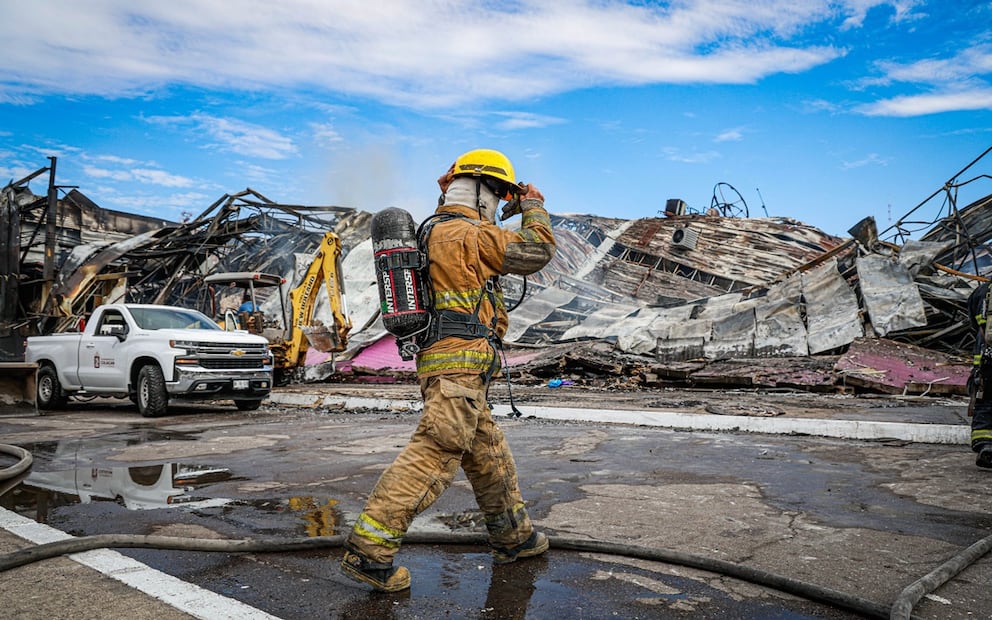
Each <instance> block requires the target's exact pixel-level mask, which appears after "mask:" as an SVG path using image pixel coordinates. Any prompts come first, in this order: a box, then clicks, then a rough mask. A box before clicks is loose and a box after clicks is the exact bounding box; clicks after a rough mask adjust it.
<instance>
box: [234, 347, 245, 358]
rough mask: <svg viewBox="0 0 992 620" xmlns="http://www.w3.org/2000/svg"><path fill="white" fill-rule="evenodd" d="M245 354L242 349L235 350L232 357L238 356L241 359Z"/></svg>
mask: <svg viewBox="0 0 992 620" xmlns="http://www.w3.org/2000/svg"><path fill="white" fill-rule="evenodd" d="M244 354H245V352H244V351H242V350H241V349H235V350H233V351H231V355H236V356H238V357H241V356H242V355H244Z"/></svg>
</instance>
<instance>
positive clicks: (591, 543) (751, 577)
mask: <svg viewBox="0 0 992 620" xmlns="http://www.w3.org/2000/svg"><path fill="white" fill-rule="evenodd" d="M0 452H2V453H5V454H9V455H13V456H15V457H17V458H19V459H20V461H19V462H18V463H17V464H16V465H14V466H12V467H8V468H5V469H0V482H2V481H4V480H7V479H11V478H16V477H18V476H21V475H22V474H23V473H24V472H25V471H27V470H28V468H30V466H31V461H32V457H31V453H30V452H28V451H27V450H24V449H23V448H19V447H17V446H8V445H4V444H0ZM0 488H2V487H0ZM0 494H2V493H0ZM344 540H345V536H343V535H338V536H317V537H303V538H267V539H266V538H259V539H251V538H247V539H209V538H183V537H175V536H146V535H130V534H100V535H95V536H82V537H78V538H73V539H70V540H61V541H57V542H52V543H46V544H42V545H37V546H34V547H29V548H26V549H21V550H19V551H15V552H13V553H9V554H6V555H0V572H4V571H8V570H11V569H14V568H17V567H20V566H25V565H27V564H31V563H34V562H38V561H41V560H45V559H49V558H55V557H59V556H63V555H70V554H74V553H82V552H85V551H92V550H95V549H108V548H109V549H161V550H172V551H208V552H209V551H214V552H224V553H276V552H294V551H307V550H314V549H329V548H336V547H341V546H343V544H344ZM548 540H549V542H550V547H551V548H552V549H562V550H567V551H581V552H587V553H601V554H606V555H618V556H624V557H629V558H635V559H640V560H649V561H653V562H663V563H666V564H675V565H679V566H686V567H689V568H695V569H699V570H703V571H707V572H711V573H715V574H719V575H725V576H728V577H733V578H735V579H740V580H742V581H746V582H749V583H753V584H756V585H759V586H764V587H767V588H771V589H774V590H778V591H780V592H785V593H787V594H792V595H795V596H799V597H802V598H805V599H807V600H810V601H814V602H819V603H824V604H828V605H831V606H833V607H836V608H838V609H843V610H846V611H851V612H854V613H857V614H861V615H863V616H865V617H869V618H883V619H884V618H889V619H890V620H909V618H910V617H911V615H912V612H913V607H914V606H915V605H916V603H918V602H919V601H920V600H921V599H922V598H923V597H924V596H926V595H927V594H930V593H932V592H934V591H935V590H937V589H938V588H939V587H941V586H942V585H943V584H945V583H946V582H947V581H949V580H951V579H953V578H954V577H955V576H956V575H957V574H958V573H960V572H961V571H963V570H964V569H965V568H967V567H968V566H970V565H971V564H973V563H974V562H976V561H978V560H979V559H980V558H982V556H984V555H985V554H986V553H988V552H989V551H990V550H992V536H988V537H986V538H983V539H982V540H980V541H978V542H976V543H974V544H973V545H971V546H970V547H968V548H967V549H964V550H963V551H962V552H960V553H958V554H957V555H955V556H954V557H952V558H951V559H949V560H948V561H947V562H945V563H944V564H942V565H940V566H939V567H937V568H936V569H934V570H933V571H931V572H930V573H928V574H927V575H925V576H924V577H922V578H920V579H918V580H917V581H915V582H913V583H912V584H910V585H909V586H908V587H906V588H905V589H904V590H903V591H902V592H901V593H900V595H899V596H898V597H897V598H896V600H895V602H894V603H893V604H892V606H891V607H885V606H884V605H881V604H879V603H875V602H873V601H869V600H866V599H863V598H860V597H857V596H853V595H850V594H845V593H843V592H839V591H837V590H833V589H830V588H826V587H823V586H818V585H816V584H812V583H808V582H804V581H800V580H798V579H793V578H791V577H785V576H782V575H776V574H774V573H770V572H767V571H763V570H761V569H757V568H752V567H748V566H744V565H741V564H736V563H734V562H728V561H725V560H717V559H714V558H707V557H702V556H697V555H692V554H688V553H683V552H680V551H674V550H670V549H656V548H651V547H643V546H638V545H626V544H620V543H612V542H605V541H598V540H589V539H581V538H573V537H565V536H556V535H552V536H548ZM404 544H421V545H466V546H472V545H480V546H484V545H486V536H485V535H484V534H475V533H441V534H439V533H417V532H410V533H408V534H407V536H406V537H405V538H404Z"/></svg>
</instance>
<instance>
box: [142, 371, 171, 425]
mask: <svg viewBox="0 0 992 620" xmlns="http://www.w3.org/2000/svg"><path fill="white" fill-rule="evenodd" d="M137 400H138V411H139V412H140V413H141V415H143V416H144V417H146V418H157V417H159V416H161V415H165V410H166V408H167V407H168V405H169V394H168V393H167V392H166V391H165V377H164V376H163V375H162V369H161V368H159V367H158V366H156V365H155V364H148V365H147V366H142V367H141V370H139V371H138V394H137Z"/></svg>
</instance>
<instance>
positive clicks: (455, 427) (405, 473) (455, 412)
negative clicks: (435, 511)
mask: <svg viewBox="0 0 992 620" xmlns="http://www.w3.org/2000/svg"><path fill="white" fill-rule="evenodd" d="M487 389H488V383H487V382H486V381H484V380H483V379H482V377H480V376H479V375H478V374H476V373H465V374H455V375H442V376H434V377H429V378H425V379H421V381H420V392H421V394H422V395H423V398H424V410H423V414H422V415H421V418H420V423H419V424H418V426H417V430H416V431H414V433H413V436H412V437H411V438H410V441H409V442H408V443H407V445H406V447H405V448H403V450H402V452H400V454H399V456H397V457H396V460H395V461H393V463H392V465H390V466H389V468H388V469H386V471H385V472H383V474H382V476H380V478H379V481H378V482H377V483H376V486H375V488H374V489H373V490H372V493H371V494H370V495H369V498H368V501H367V503H366V505H365V509H364V510H363V511H362V513H361V514H360V515H359V517H358V520H357V521H356V523H355V526H354V528H353V529H352V531H351V533H350V534H349V536H348V540H347V542H346V544H347V546H348V547H350V548H352V549H353V550H355V551H357V552H359V553H361V554H362V555H364V556H366V557H367V558H368V559H369V560H371V561H373V562H381V563H383V564H390V563H392V561H393V557H394V556H395V555H396V552H397V551H398V550H399V547H400V544H401V543H402V541H403V536H404V535H405V534H406V532H407V529H409V527H410V524H411V523H412V522H413V519H414V517H415V516H417V515H418V514H420V513H421V512H423V511H424V510H426V509H427V508H428V507H430V505H431V504H433V503H434V502H435V501H436V500H437V498H438V497H440V496H441V494H442V493H443V492H444V491H445V489H447V488H448V486H450V485H451V482H452V481H453V480H454V478H455V475H456V474H457V473H458V469H459V468H461V469H462V470H464V471H465V475H466V477H467V478H468V480H469V482H470V483H471V485H472V490H473V492H474V493H475V499H476V502H477V503H478V505H479V508H480V509H481V510H482V513H483V515H484V517H485V521H486V528H487V531H488V533H489V542H490V544H491V545H493V546H494V547H500V548H509V547H514V546H516V545H518V544H520V543H523V542H524V541H526V540H527V539H528V537H530V535H531V532H532V531H533V526H532V525H531V521H530V517H529V516H528V514H527V510H526V508H525V507H524V502H523V499H522V497H521V494H520V489H519V486H518V483H517V469H516V465H515V464H514V461H513V455H512V454H511V453H510V447H509V445H508V444H507V441H506V438H505V437H504V435H503V431H502V430H501V429H500V427H499V426H498V425H497V424H496V422H495V421H494V420H493V417H492V412H491V411H490V409H489V405H488V403H487V402H486V392H487Z"/></svg>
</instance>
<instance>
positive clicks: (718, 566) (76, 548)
mask: <svg viewBox="0 0 992 620" xmlns="http://www.w3.org/2000/svg"><path fill="white" fill-rule="evenodd" d="M344 539H345V537H344V536H317V537H312V538H270V539H242V540H216V539H209V538H180V537H175V536H141V535H129V534H100V535H96V536H83V537H80V538H73V539H69V540H61V541H57V542H52V543H46V544H43V545H38V546H36V547H29V548H27V549H21V550H20V551H15V552H13V553H10V554H7V555H5V556H0V572H3V571H7V570H10V569H12V568H17V567H18V566H24V565H26V564H30V563H32V562H37V561H39V560H44V559H47V558H53V557H58V556H61V555H67V554H72V553H82V552H83V551H91V550H93V549H103V548H121V549H123V548H142V549H170V550H178V551H223V552H225V553H248V552H251V553H271V552H277V551H282V552H286V551H304V550H313V549H326V548H333V547H341V546H342V545H343V544H344ZM548 540H549V543H550V546H551V547H552V548H555V549H565V550H570V551H585V552H591V553H603V554H608V555H621V556H626V557H631V558H638V559H642V560H651V561H656V562H664V563H667V564H677V565H681V566H688V567H691V568H698V569H701V570H705V571H709V572H711V573H717V574H722V575H727V576H730V577H734V578H737V579H741V580H743V581H747V582H750V583H754V584H757V585H761V586H765V587H768V588H772V589H775V590H779V591H781V592H786V593H788V594H794V595H796V596H800V597H803V598H806V599H808V600H811V601H817V602H820V603H825V604H828V605H832V606H834V607H837V608H840V609H845V610H848V611H852V612H854V613H857V614H861V615H863V616H866V617H870V618H888V608H887V607H885V606H883V605H879V604H878V603H874V602H872V601H868V600H865V599H862V598H859V597H856V596H851V595H849V594H844V593H842V592H838V591H836V590H832V589H830V588H824V587H821V586H817V585H815V584H811V583H806V582H802V581H799V580H798V579H792V578H790V577H783V576H781V575H775V574H773V573H768V572H765V571H762V570H760V569H757V568H750V567H747V566H741V565H739V564H735V563H733V562H727V561H723V560H715V559H711V558H704V557H699V556H694V555H690V554H687V553H681V552H678V551H671V550H666V549H652V548H648V547H640V546H635V545H622V544H616V543H608V542H602V541H597V540H585V539H578V538H566V537H562V536H549V537H548ZM403 542H404V544H424V545H486V542H487V537H486V535H485V534H471V533H469V534H456V533H443V534H436V533H415V532H411V533H408V534H407V536H406V537H405V538H404V539H403Z"/></svg>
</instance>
